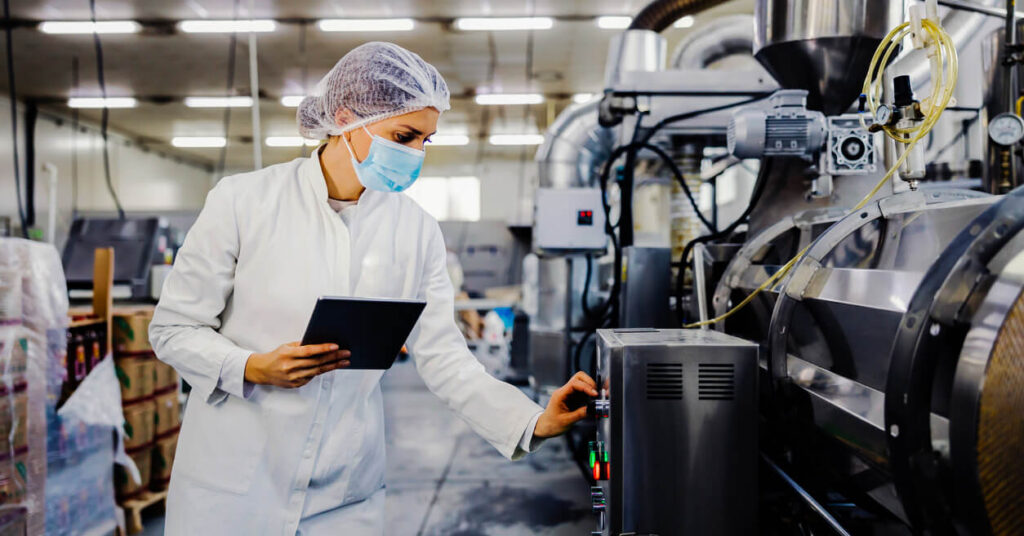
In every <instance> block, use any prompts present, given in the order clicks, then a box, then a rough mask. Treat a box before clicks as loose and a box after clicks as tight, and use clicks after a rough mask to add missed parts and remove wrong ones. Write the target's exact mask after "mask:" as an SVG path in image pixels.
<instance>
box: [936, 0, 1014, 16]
mask: <svg viewBox="0 0 1024 536" xmlns="http://www.w3.org/2000/svg"><path fill="white" fill-rule="evenodd" d="M938 4H939V5H940V6H946V7H949V8H953V9H959V10H961V11H970V12H973V13H981V14H983V15H990V16H992V17H999V18H1004V17H1006V10H1005V9H999V8H997V7H987V6H979V5H978V4H975V3H972V2H965V1H964V0H938ZM1014 15H1015V16H1016V17H1024V14H1021V12H1019V11H1016V12H1015V13H1014Z"/></svg>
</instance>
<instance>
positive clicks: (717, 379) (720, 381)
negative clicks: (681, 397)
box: [697, 363, 736, 400]
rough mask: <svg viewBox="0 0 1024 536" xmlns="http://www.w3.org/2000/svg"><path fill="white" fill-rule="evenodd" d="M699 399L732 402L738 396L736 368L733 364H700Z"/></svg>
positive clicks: (698, 370)
mask: <svg viewBox="0 0 1024 536" xmlns="http://www.w3.org/2000/svg"><path fill="white" fill-rule="evenodd" d="M697 367H698V368H697V398H698V399H700V400H732V399H733V398H734V397H735V396H736V366H735V365H734V364H732V363H700V364H699V365H698V366H697Z"/></svg>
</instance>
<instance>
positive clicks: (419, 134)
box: [398, 125, 423, 136]
mask: <svg viewBox="0 0 1024 536" xmlns="http://www.w3.org/2000/svg"><path fill="white" fill-rule="evenodd" d="M398 126H399V127H402V128H407V129H409V130H411V131H412V133H413V134H415V135H417V136H422V135H423V132H422V131H421V130H420V129H418V128H416V127H411V126H409V125H398Z"/></svg>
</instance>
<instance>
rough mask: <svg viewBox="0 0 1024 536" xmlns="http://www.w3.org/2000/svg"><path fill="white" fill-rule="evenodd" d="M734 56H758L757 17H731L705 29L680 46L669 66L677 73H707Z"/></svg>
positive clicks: (693, 34) (695, 33)
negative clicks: (755, 50) (693, 71)
mask: <svg viewBox="0 0 1024 536" xmlns="http://www.w3.org/2000/svg"><path fill="white" fill-rule="evenodd" d="M733 54H745V55H747V56H752V55H753V54H754V17H752V16H750V15H730V16H727V17H719V18H717V19H714V20H712V21H711V22H709V23H707V24H705V25H703V26H702V27H701V29H700V30H699V31H696V32H694V33H691V34H690V35H689V36H687V37H686V38H685V39H683V40H682V41H680V42H679V45H678V46H676V49H675V51H674V52H673V53H672V60H671V61H670V62H669V65H671V66H672V68H673V69H703V68H705V67H707V66H708V65H709V64H711V63H714V62H715V61H718V60H720V59H722V58H724V57H726V56H731V55H733Z"/></svg>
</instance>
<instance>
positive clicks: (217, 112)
mask: <svg viewBox="0 0 1024 536" xmlns="http://www.w3.org/2000/svg"><path fill="white" fill-rule="evenodd" d="M646 3H647V1H646V0H562V1H558V0H547V1H545V0H535V1H532V2H531V1H511V0H509V1H506V0H502V1H500V2H498V1H495V0H492V1H486V0H448V1H427V0H415V1H414V0H380V1H377V2H360V3H358V5H356V4H357V3H353V2H346V3H344V4H343V3H342V2H337V1H333V2H332V1H321V0H289V1H287V2H285V1H275V2H271V1H267V0H257V1H256V2H255V18H273V19H277V20H279V21H281V23H280V24H279V25H278V28H277V30H276V31H275V32H273V33H268V34H258V35H259V37H258V54H257V57H258V60H259V62H258V63H259V67H258V72H259V85H260V94H261V96H262V97H263V98H262V99H261V102H260V113H261V116H262V136H294V135H296V131H295V126H294V109H293V108H286V107H284V106H282V105H281V104H280V103H279V102H278V99H279V98H280V97H281V96H282V95H295V94H302V93H304V92H305V91H306V90H307V89H308V88H309V87H311V86H313V85H315V83H316V81H317V80H318V79H319V78H320V77H321V76H322V75H323V74H324V73H325V72H326V71H327V70H328V69H329V68H330V67H331V66H332V65H333V64H334V63H335V62H336V61H337V60H338V59H339V58H340V57H341V56H342V55H344V54H345V53H346V52H347V51H348V50H350V49H352V48H354V47H355V46H357V45H359V44H361V43H363V42H366V41H370V40H388V41H393V42H395V43H397V44H399V45H401V46H403V47H406V48H409V49H410V50H413V51H415V52H417V53H419V54H420V55H421V56H423V58H424V59H425V60H427V61H428V62H430V63H432V64H434V65H435V66H436V67H437V68H438V69H439V70H440V71H441V73H442V75H444V77H445V78H446V80H447V81H448V84H449V86H450V88H451V90H452V95H453V102H452V111H450V112H448V113H446V114H445V115H444V116H443V117H442V120H441V125H440V130H441V131H456V132H465V133H469V134H470V135H471V136H482V135H484V134H486V133H521V132H537V131H543V129H544V128H545V127H546V125H547V124H549V123H550V121H551V120H553V119H554V116H555V115H556V113H557V112H558V111H560V110H561V109H562V108H563V107H564V106H565V105H567V104H568V102H569V97H570V96H571V95H572V94H574V93H578V92H596V91H600V89H601V80H602V75H603V70H604V60H605V54H606V51H607V47H608V42H609V40H610V38H611V37H612V36H613V35H614V34H615V33H616V32H617V31H616V30H604V29H599V28H598V27H597V26H596V24H595V22H594V20H593V17H595V16H598V15H629V14H634V13H636V12H637V11H639V10H640V9H641V8H642V7H643V6H644V5H645V4H646ZM239 4H240V8H239V9H240V11H239V15H238V16H239V17H240V18H248V17H249V15H248V11H247V8H248V5H249V1H248V0H242V1H240V2H239ZM350 4H351V5H350ZM234 6H235V1H234V0H174V1H172V0H161V1H153V0H135V1H128V0H96V11H97V15H96V16H97V19H99V20H109V19H134V20H139V21H142V22H143V24H144V29H143V31H142V32H141V33H139V34H130V35H102V36H101V38H102V46H103V55H104V75H105V79H106V86H107V94H108V96H129V95H131V96H136V97H138V98H139V99H140V100H141V101H142V102H140V104H139V106H138V107H137V108H133V109H112V110H110V125H111V128H112V129H116V130H117V131H120V132H121V133H124V134H126V135H129V136H131V137H134V138H137V139H140V140H141V141H142V142H143V143H145V144H146V145H149V146H151V147H153V148H155V149H159V150H165V151H166V152H168V153H173V154H181V155H187V156H190V157H192V159H196V160H199V161H201V162H205V163H209V164H211V165H212V164H213V163H214V162H215V161H216V160H217V159H218V158H219V155H220V150H219V149H175V148H172V147H170V145H169V142H170V139H171V137H173V136H203V135H206V136H218V135H222V134H223V116H224V110H223V109H192V108H187V107H185V106H184V105H183V104H182V103H181V99H182V98H184V97H185V96H198V95H202V96H222V95H226V94H238V95H248V94H249V71H248V65H249V56H248V47H247V41H248V36H247V34H240V35H239V38H238V43H237V47H238V48H237V54H236V64H235V65H236V67H235V78H234V83H233V84H232V86H231V89H230V90H229V89H228V87H227V76H228V75H227V62H228V53H229V46H230V40H231V38H230V36H229V35H227V34H185V33H180V32H178V31H177V30H176V29H175V26H174V22H175V21H177V20H181V19H197V18H210V19H225V18H227V19H230V18H232V16H233V10H234ZM752 10H753V0H733V1H732V2H729V3H727V4H724V5H722V6H719V7H717V8H714V9H712V10H709V11H707V12H705V13H702V14H700V15H698V17H697V24H696V25H695V27H694V28H692V29H681V28H670V29H668V30H666V31H665V33H664V34H665V36H666V37H667V38H668V40H669V50H670V51H671V50H672V47H674V46H675V44H676V43H677V42H678V41H679V40H680V39H681V38H683V37H684V36H685V35H686V34H687V33H689V32H690V31H693V29H699V28H700V26H701V23H702V22H706V21H707V20H710V19H712V18H715V17H718V16H721V15H726V14H732V13H750V12H752ZM11 11H12V13H11V16H12V18H13V19H15V22H14V27H15V30H14V31H13V42H14V46H13V50H14V64H15V72H16V83H17V88H18V94H19V98H20V99H29V98H31V99H36V100H38V101H39V102H40V103H41V107H43V108H49V109H51V110H53V111H57V112H60V113H64V114H66V113H68V112H69V109H68V108H67V107H66V106H65V105H64V104H63V103H64V101H65V99H66V98H67V97H70V96H83V97H85V96H90V97H91V96H99V94H100V90H99V86H98V83H97V76H96V62H95V54H94V49H93V40H92V36H91V35H47V34H43V33H41V32H39V31H38V30H37V29H36V28H35V24H36V23H37V22H38V21H42V20H85V19H88V18H89V2H88V0H12V2H11ZM527 15H538V16H541V15H543V16H553V17H556V21H555V25H554V28H552V29H551V30H539V31H534V32H527V31H507V32H465V31H459V30H456V29H454V28H453V27H452V24H451V21H452V19H453V18H454V17H459V16H527ZM331 17H356V18H357V17H413V18H415V19H416V20H417V23H416V27H415V29H414V30H412V31H409V32H394V33H324V32H321V31H320V30H319V29H318V28H317V27H316V25H315V23H314V22H313V21H315V20H316V19H319V18H331ZM531 41H532V43H531ZM531 46H532V54H530V53H529V51H530V49H531ZM76 58H77V62H78V65H79V69H78V70H79V75H78V83H77V84H75V83H73V80H74V77H73V73H72V63H73V62H74V61H76ZM0 61H4V60H3V58H2V57H0ZM0 79H2V80H0V88H6V87H7V80H6V77H2V76H0ZM478 91H480V92H508V93H516V92H540V93H544V94H545V95H546V96H547V102H545V103H544V104H541V105H536V106H497V107H494V106H492V107H481V106H478V105H476V104H475V103H474V102H473V100H472V96H473V94H474V93H476V92H478ZM81 114H82V117H84V118H88V119H94V120H98V118H99V113H98V110H82V111H81ZM250 114H251V111H250V110H249V109H248V108H236V109H234V110H232V112H231V121H230V130H229V147H228V153H227V167H228V169H246V168H249V167H251V165H252V147H251V145H249V140H250V139H251V137H252V130H251V123H250ZM467 149H469V150H470V151H472V152H468V153H467ZM299 151H300V149H297V148H270V147H264V164H267V163H273V162H278V161H283V160H288V159H291V158H294V157H295V156H296V155H297V154H298V153H299ZM481 151H483V152H481ZM521 153H522V149H521V148H518V147H511V148H497V147H491V146H484V145H482V144H480V143H479V142H474V144H472V145H471V146H470V147H468V148H467V147H434V148H432V149H431V151H429V153H428V161H427V165H428V166H430V165H431V164H432V163H434V164H437V163H442V162H445V161H447V160H449V159H460V158H461V159H465V158H467V156H466V155H467V154H468V155H471V157H472V158H480V157H481V156H483V157H488V158H489V157H496V158H501V157H518V155H520V154H521ZM531 154H532V151H531Z"/></svg>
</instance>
